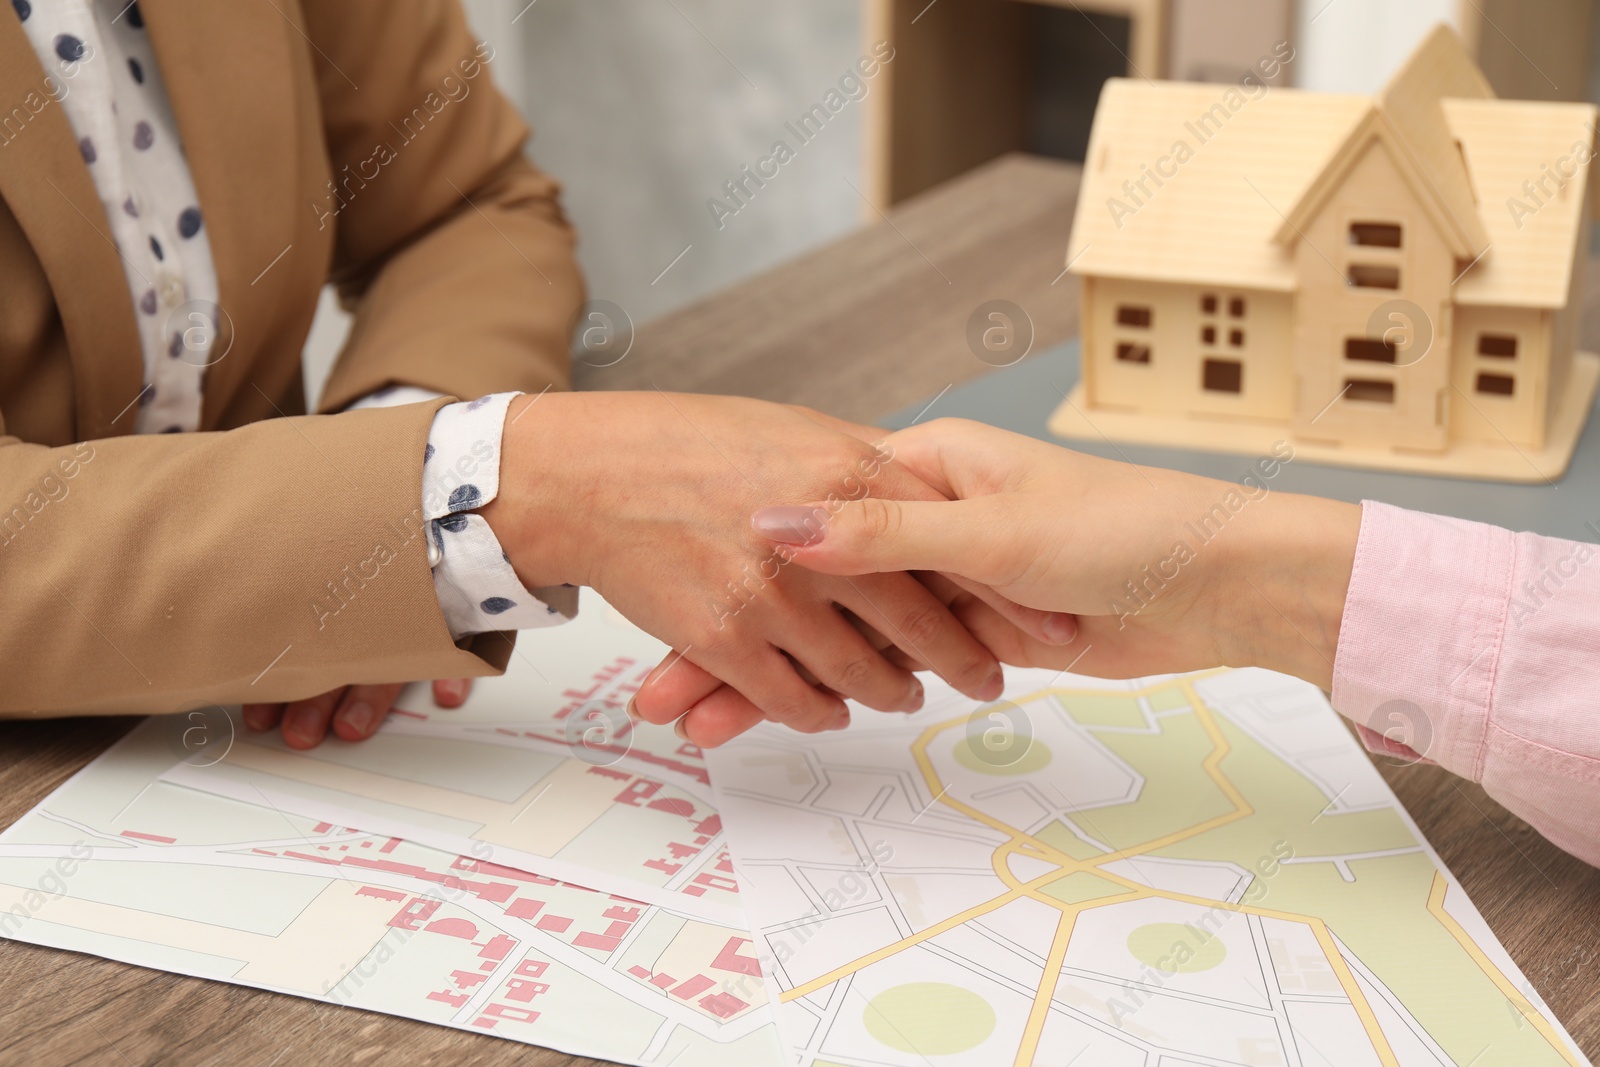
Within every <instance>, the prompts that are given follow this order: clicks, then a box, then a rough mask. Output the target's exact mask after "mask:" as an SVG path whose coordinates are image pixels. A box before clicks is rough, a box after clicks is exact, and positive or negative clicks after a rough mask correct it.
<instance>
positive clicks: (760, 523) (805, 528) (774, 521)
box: [750, 507, 828, 545]
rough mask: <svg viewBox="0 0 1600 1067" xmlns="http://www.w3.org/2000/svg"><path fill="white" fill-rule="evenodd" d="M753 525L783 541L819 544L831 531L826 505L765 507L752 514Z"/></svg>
mask: <svg viewBox="0 0 1600 1067" xmlns="http://www.w3.org/2000/svg"><path fill="white" fill-rule="evenodd" d="M750 526H751V528H752V529H754V530H755V531H756V533H758V534H760V535H762V536H763V537H766V538H770V539H771V540H773V541H777V542H779V543H780V544H785V545H815V544H820V543H821V542H822V539H823V538H824V537H826V536H827V534H828V513H827V512H826V511H824V510H823V509H822V508H806V507H781V508H761V509H760V510H759V511H757V512H756V513H755V514H754V515H751V516H750Z"/></svg>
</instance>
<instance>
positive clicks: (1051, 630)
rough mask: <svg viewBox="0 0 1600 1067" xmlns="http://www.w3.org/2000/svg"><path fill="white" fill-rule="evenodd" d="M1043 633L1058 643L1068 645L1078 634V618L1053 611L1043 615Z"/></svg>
mask: <svg viewBox="0 0 1600 1067" xmlns="http://www.w3.org/2000/svg"><path fill="white" fill-rule="evenodd" d="M1044 635H1045V637H1046V638H1048V639H1049V640H1050V641H1053V642H1054V643H1055V644H1058V645H1070V644H1072V642H1073V641H1074V640H1076V638H1077V636H1078V619H1077V616H1075V615H1068V614H1066V613H1064V612H1059V611H1053V612H1051V613H1050V614H1049V615H1047V616H1045V620H1044Z"/></svg>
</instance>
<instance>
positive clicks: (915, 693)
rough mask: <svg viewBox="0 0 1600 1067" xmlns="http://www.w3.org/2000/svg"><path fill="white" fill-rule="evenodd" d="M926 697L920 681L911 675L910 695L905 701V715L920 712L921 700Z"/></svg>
mask: <svg viewBox="0 0 1600 1067" xmlns="http://www.w3.org/2000/svg"><path fill="white" fill-rule="evenodd" d="M926 696H927V693H926V692H925V691H924V690H923V688H922V681H921V680H920V679H919V678H918V677H917V676H916V675H912V676H911V695H910V697H908V698H907V700H906V708H905V710H906V714H908V715H909V714H911V713H913V712H918V711H921V710H922V701H923V698H924V697H926Z"/></svg>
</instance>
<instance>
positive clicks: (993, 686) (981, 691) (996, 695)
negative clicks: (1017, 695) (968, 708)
mask: <svg viewBox="0 0 1600 1067" xmlns="http://www.w3.org/2000/svg"><path fill="white" fill-rule="evenodd" d="M1005 691H1006V676H1005V674H1003V673H1002V672H1001V670H1000V668H999V667H996V668H995V669H994V673H993V674H991V675H989V677H988V679H987V680H985V681H984V683H983V684H982V685H980V686H978V689H977V694H978V699H979V700H999V699H1000V694H1001V693H1004V692H1005Z"/></svg>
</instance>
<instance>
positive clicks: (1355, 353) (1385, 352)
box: [1344, 337, 1395, 363]
mask: <svg viewBox="0 0 1600 1067" xmlns="http://www.w3.org/2000/svg"><path fill="white" fill-rule="evenodd" d="M1344 358H1345V359H1358V360H1361V361H1363V362H1366V363H1393V362H1395V347H1394V342H1393V341H1385V340H1384V339H1382V338H1381V337H1346V338H1345V339H1344Z"/></svg>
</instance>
